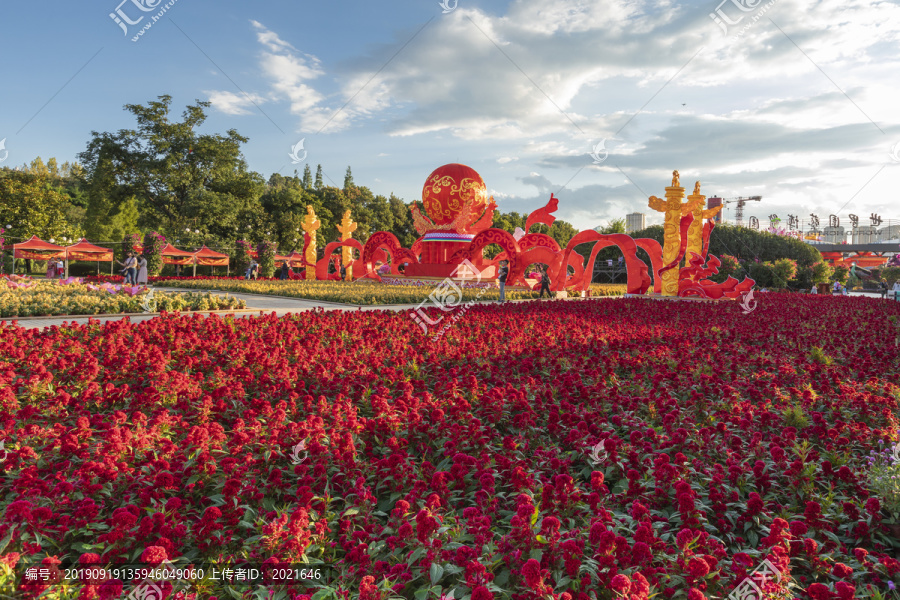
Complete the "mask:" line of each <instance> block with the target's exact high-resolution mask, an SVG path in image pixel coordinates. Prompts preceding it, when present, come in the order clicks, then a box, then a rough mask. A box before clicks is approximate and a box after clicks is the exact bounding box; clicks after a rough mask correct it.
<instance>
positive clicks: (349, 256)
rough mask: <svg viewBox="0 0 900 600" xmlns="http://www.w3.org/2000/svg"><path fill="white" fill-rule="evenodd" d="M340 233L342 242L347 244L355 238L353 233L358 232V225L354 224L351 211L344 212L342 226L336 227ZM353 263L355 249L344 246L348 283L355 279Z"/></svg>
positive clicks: (342, 251)
mask: <svg viewBox="0 0 900 600" xmlns="http://www.w3.org/2000/svg"><path fill="white" fill-rule="evenodd" d="M336 227H337V229H338V231H339V232H340V233H341V241H342V242H346V241H347V240H349V239H352V238H353V232H354V231H356V223H354V222H353V219H351V218H350V211H349V210H348V211H345V212H344V219H343V220H342V221H341V224H340V225H337V226H336ZM352 262H353V248H350V247H349V246H344V247H343V248H341V264H342V265H344V268H345V269H346V270H347V281H350V280H351V279H353V267H352V266H351V264H350V263H352Z"/></svg>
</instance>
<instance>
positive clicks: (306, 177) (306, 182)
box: [303, 163, 313, 190]
mask: <svg viewBox="0 0 900 600" xmlns="http://www.w3.org/2000/svg"><path fill="white" fill-rule="evenodd" d="M312 184H313V179H312V169H310V168H309V163H306V166H305V167H303V189H304V190H309V189H312Z"/></svg>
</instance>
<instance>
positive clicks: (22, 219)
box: [0, 169, 82, 242]
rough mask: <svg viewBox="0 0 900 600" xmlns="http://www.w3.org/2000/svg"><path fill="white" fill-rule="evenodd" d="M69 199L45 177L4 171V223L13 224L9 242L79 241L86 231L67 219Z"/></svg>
mask: <svg viewBox="0 0 900 600" xmlns="http://www.w3.org/2000/svg"><path fill="white" fill-rule="evenodd" d="M68 206H69V197H68V196H67V195H66V194H64V193H62V192H60V191H59V190H57V189H56V188H54V187H53V186H52V185H51V182H50V181H49V180H48V178H47V177H46V176H44V175H32V174H30V173H25V172H22V171H13V170H10V169H2V170H0V224H2V225H4V226H6V225H12V229H11V230H9V231H8V232H7V234H6V239H7V242H11V240H14V239H16V240H27V239H28V238H30V237H31V236H33V235H36V236H38V237H39V238H41V239H44V240H50V239H54V240H57V241H59V242H61V241H62V240H63V238H71V239H73V240H78V239H80V238H81V236H82V231H81V230H80V229H78V228H76V227H73V226H72V225H71V224H70V223H69V222H68V221H67V220H66V218H65V211H66V208H67V207H68Z"/></svg>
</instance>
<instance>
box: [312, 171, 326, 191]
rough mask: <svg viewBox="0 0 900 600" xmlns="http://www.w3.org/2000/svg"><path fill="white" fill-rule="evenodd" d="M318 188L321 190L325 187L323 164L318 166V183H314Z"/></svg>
mask: <svg viewBox="0 0 900 600" xmlns="http://www.w3.org/2000/svg"><path fill="white" fill-rule="evenodd" d="M314 187H315V188H316V190H321V189H322V188H323V187H325V182H323V181H322V165H319V166H318V167H316V183H315V184H314Z"/></svg>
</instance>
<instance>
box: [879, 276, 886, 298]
mask: <svg viewBox="0 0 900 600" xmlns="http://www.w3.org/2000/svg"><path fill="white" fill-rule="evenodd" d="M878 285H879V287H881V299H882V300H886V299H887V293H888V284H887V279H885V278H884V277H882V278H881V282H880V283H879V284H878Z"/></svg>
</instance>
